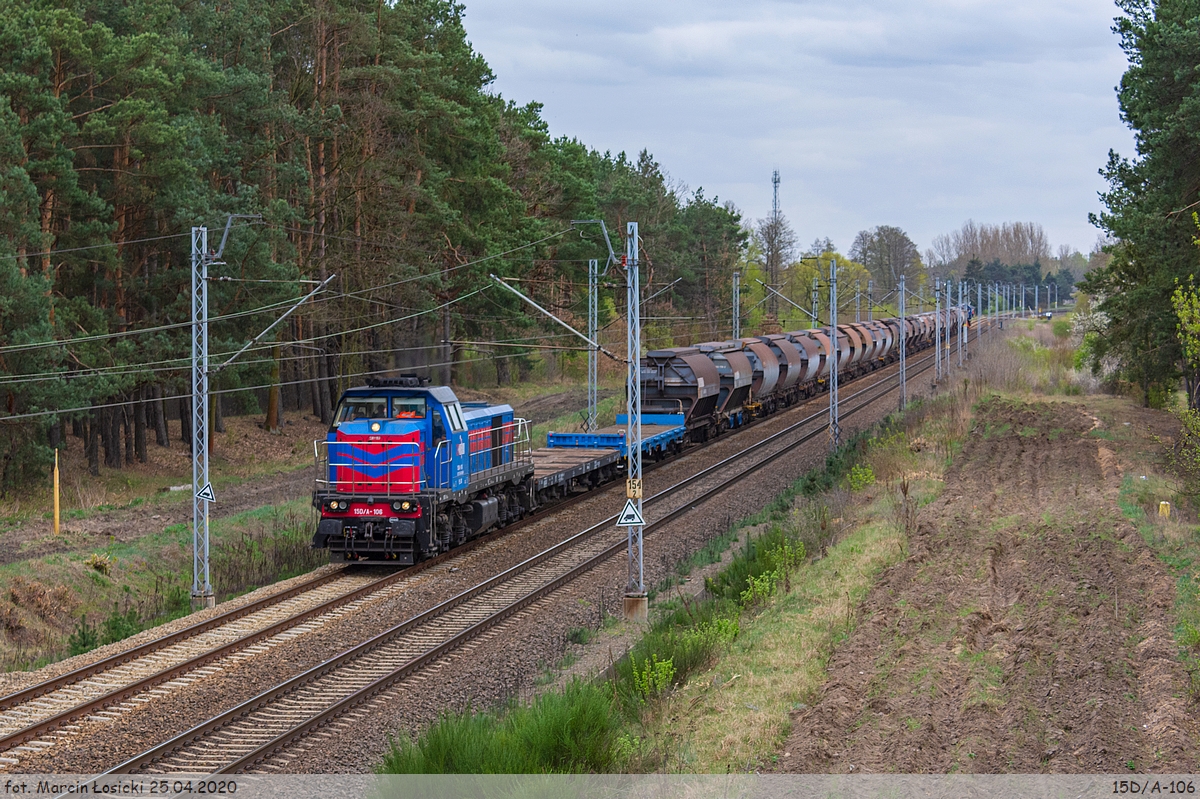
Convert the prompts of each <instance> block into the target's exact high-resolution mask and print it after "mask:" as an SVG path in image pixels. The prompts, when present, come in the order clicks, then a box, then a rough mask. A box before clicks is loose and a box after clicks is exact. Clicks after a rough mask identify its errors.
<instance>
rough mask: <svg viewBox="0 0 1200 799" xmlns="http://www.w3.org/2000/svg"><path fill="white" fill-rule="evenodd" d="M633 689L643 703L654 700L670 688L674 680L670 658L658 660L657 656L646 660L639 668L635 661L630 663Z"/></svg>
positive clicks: (673, 670) (673, 668)
mask: <svg viewBox="0 0 1200 799" xmlns="http://www.w3.org/2000/svg"><path fill="white" fill-rule="evenodd" d="M632 668H633V688H634V690H635V691H637V693H638V695H639V696H640V697H641V698H642V700H644V701H649V700H651V699H654V698H655V697H656V696H659V695H661V694H662V693H663V692H664V691H666V690H667V689H668V688H670V687H671V681H672V680H673V679H674V678H675V664H674V663H672V662H671V659H670V658H667V659H666V660H659V659H658V655H651V656H650V657H648V658H646V660H645V662H643V663H642V665H641V667H640V668H639V667H638V663H637V661H636V660H634V661H633V663H632Z"/></svg>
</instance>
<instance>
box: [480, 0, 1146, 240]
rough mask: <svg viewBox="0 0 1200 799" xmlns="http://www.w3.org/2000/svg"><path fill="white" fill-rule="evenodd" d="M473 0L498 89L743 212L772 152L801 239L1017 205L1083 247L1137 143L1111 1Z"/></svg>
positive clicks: (929, 227)
mask: <svg viewBox="0 0 1200 799" xmlns="http://www.w3.org/2000/svg"><path fill="white" fill-rule="evenodd" d="M467 1H468V5H467V16H466V24H467V30H468V32H469V35H470V37H471V40H472V42H473V43H474V44H475V46H476V48H477V49H478V50H479V51H480V52H481V53H482V54H483V56H484V57H485V58H486V59H487V60H488V61H489V63H490V64H491V65H492V67H493V69H494V71H495V72H496V75H497V81H496V84H495V89H496V90H497V91H498V92H500V93H501V94H503V95H504V96H506V97H508V98H510V99H513V100H516V101H517V102H528V101H532V100H536V101H539V102H542V103H544V104H545V115H546V118H547V120H548V121H549V123H550V125H551V130H552V132H553V133H554V134H556V135H568V136H574V137H578V138H580V139H581V140H582V141H584V142H585V143H587V144H588V145H589V146H592V147H595V148H597V149H600V150H611V151H614V152H616V151H620V150H625V151H628V152H636V151H638V150H641V149H643V148H646V149H649V150H650V151H651V152H653V153H654V155H655V157H656V158H657V159H658V160H659V161H660V163H661V164H662V165H663V167H664V168H665V169H666V170H667V171H668V172H669V173H670V174H671V175H672V176H673V177H674V178H676V179H678V180H680V181H683V182H684V183H686V184H688V185H690V186H692V187H698V186H703V187H704V188H705V190H706V192H707V193H708V194H709V195H712V194H717V195H719V196H720V197H721V198H722V199H728V200H732V201H733V202H734V203H735V204H737V205H738V206H739V207H740V208H742V209H743V211H744V212H745V213H746V215H747V216H748V217H751V218H755V217H761V216H763V215H764V214H765V213H766V212H767V210H768V209H769V207H770V201H771V198H770V174H771V171H772V169H776V168H777V169H779V170H780V172H781V174H782V177H783V184H782V186H781V192H780V195H781V204H782V206H783V208H784V210H785V212H786V213H787V214H788V216H789V218H790V219H791V221H792V223H793V226H794V227H795V228H796V229H797V233H798V234H799V237H800V239H801V240H804V241H807V240H811V239H812V238H815V237H816V236H825V235H829V236H832V237H833V238H834V240H835V241H836V242H837V243H838V244H839V245H841V246H842V247H843V248H845V247H847V246H848V245H849V243H850V241H851V239H852V238H853V236H854V233H855V232H857V231H858V230H860V229H862V228H865V227H871V226H874V225H878V224H896V225H899V226H901V227H903V228H905V229H906V230H908V231H909V233H910V234H911V235H912V236H913V238H914V239H915V240H916V241H917V242H918V244H920V245H922V246H926V245H927V244H928V243H929V241H930V240H931V239H932V237H933V236H934V235H936V234H938V233H941V232H946V231H948V230H951V229H953V228H956V227H957V226H958V225H959V224H961V223H962V221H964V220H965V219H967V218H974V219H976V220H978V221H993V222H1000V221H1005V220H1010V219H1023V220H1034V221H1038V222H1041V223H1042V224H1043V225H1045V226H1046V228H1047V231H1048V232H1049V234H1050V236H1051V238H1052V240H1053V241H1054V242H1055V243H1056V244H1058V243H1071V244H1074V245H1075V246H1077V247H1080V248H1081V249H1086V248H1087V247H1088V246H1089V245H1090V243H1091V242H1092V240H1093V239H1094V238H1095V231H1094V230H1093V229H1092V228H1090V227H1089V226H1088V224H1087V220H1086V218H1087V213H1088V212H1089V211H1095V210H1097V209H1098V207H1099V206H1098V203H1097V201H1096V192H1097V191H1099V190H1102V189H1103V183H1102V181H1101V179H1100V178H1099V177H1098V175H1097V170H1098V169H1099V167H1100V166H1101V165H1102V164H1103V163H1104V160H1105V155H1106V153H1107V151H1108V149H1109V148H1116V149H1118V150H1119V151H1122V152H1124V153H1131V152H1132V150H1133V148H1132V138H1131V137H1130V135H1129V133H1128V131H1127V130H1125V128H1124V127H1123V125H1122V124H1121V122H1120V120H1119V118H1118V115H1117V104H1116V99H1115V96H1114V92H1113V86H1114V85H1115V84H1116V83H1117V82H1118V81H1119V79H1120V76H1121V73H1122V72H1123V70H1124V68H1125V60H1124V56H1123V54H1122V53H1121V51H1120V50H1119V48H1118V46H1117V39H1116V37H1115V36H1114V35H1113V34H1112V33H1111V30H1110V27H1111V24H1112V17H1113V15H1114V14H1115V12H1116V9H1115V7H1114V6H1106V5H1105V4H1103V3H1096V2H1094V0H1065V1H1063V2H1052V3H1047V2H1030V1H1029V0H1010V1H1009V2H1004V3H997V2H970V1H968V0H958V1H957V2H956V1H955V0H925V1H920V0H907V1H905V2H892V3H886V4H881V3H878V2H866V1H865V0H844V1H843V2H823V1H816V2H784V1H783V0H748V1H747V2H739V3H729V2H716V1H715V0H696V1H695V2H682V0H665V2H655V3H652V4H651V3H638V2H633V1H632V0H617V1H616V2H610V3H604V4H600V3H595V2H590V1H589V2H570V3H561V2H559V3H555V2H548V1H546V0H505V2H499V0H467Z"/></svg>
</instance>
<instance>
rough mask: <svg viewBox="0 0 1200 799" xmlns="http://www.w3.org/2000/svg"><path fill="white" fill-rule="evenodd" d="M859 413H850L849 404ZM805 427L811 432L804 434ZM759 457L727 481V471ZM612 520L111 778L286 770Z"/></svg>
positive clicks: (600, 548) (863, 396)
mask: <svg viewBox="0 0 1200 799" xmlns="http://www.w3.org/2000/svg"><path fill="white" fill-rule="evenodd" d="M931 360H932V359H931V358H926V359H924V360H923V361H920V362H918V363H914V364H913V367H914V368H913V369H912V371H911V374H912V375H913V376H915V375H918V374H920V373H921V372H923V371H926V370H928V369H929V368H931ZM895 382H896V381H895V380H894V379H885V380H882V381H880V382H879V383H877V384H876V385H873V386H870V387H867V388H864V389H862V390H860V391H859V392H857V393H856V394H854V395H850V396H847V397H846V398H845V399H844V400H843V402H844V403H846V404H847V406H848V408H847V410H846V411H845V413H844V414H843V416H846V417H849V416H851V415H853V414H854V413H856V412H858V411H859V410H862V409H863V408H866V407H868V406H871V405H873V404H874V403H875V402H877V401H878V400H879V399H880V398H881V397H883V396H885V395H887V394H888V393H890V392H891V391H894V390H895V388H896V386H895V385H894V384H895ZM856 401H857V404H853V405H851V403H855V402H856ZM820 417H821V414H814V415H812V416H809V417H807V418H805V419H802V420H800V421H799V422H796V423H794V424H792V425H790V426H789V427H787V428H785V429H784V430H782V431H779V432H778V433H775V434H773V435H771V436H769V437H768V438H766V439H764V440H763V441H761V442H759V443H758V444H755V445H753V446H752V447H751V448H748V449H746V450H744V451H743V452H741V453H738V454H736V455H734V456H732V457H730V458H727V459H725V460H724V461H721V462H720V463H718V464H716V465H714V466H712V467H709V468H708V469H705V470H703V471H701V472H700V473H698V474H696V475H693V476H691V477H689V478H687V479H685V480H683V481H681V482H680V483H677V484H675V485H674V486H671V487H670V488H668V489H666V490H665V491H662V492H660V493H659V494H656V495H655V496H654V497H651V498H650V500H649V504H651V505H652V506H654V507H655V510H656V511H658V512H657V513H654V514H648V515H649V516H651V518H653V521H650V523H649V524H648V525H647V527H646V532H647V534H650V533H652V532H654V531H655V530H657V529H659V528H661V527H663V526H665V525H666V524H668V523H670V522H671V521H674V520H675V519H677V518H679V517H681V516H683V515H685V514H686V513H688V512H689V511H691V510H693V509H695V508H696V507H698V506H699V505H700V504H702V503H704V502H706V501H707V500H709V499H711V498H713V497H715V496H717V495H719V494H720V493H721V492H723V491H725V490H726V489H728V488H729V487H730V486H731V485H733V484H734V483H736V482H738V481H739V480H743V479H745V478H746V477H747V476H748V475H749V474H752V473H753V472H755V471H757V470H759V469H761V468H763V467H764V466H766V465H767V464H769V463H771V462H773V461H775V460H777V459H778V458H780V457H782V456H784V455H786V454H787V453H789V452H790V451H792V450H794V449H795V448H796V447H799V446H801V445H803V444H804V443H806V442H808V441H810V440H812V439H813V438H814V437H816V436H818V435H821V434H822V433H823V432H824V431H825V425H823V424H814V423H817V422H819V420H820ZM806 428H807V432H801V431H803V430H805V429H806ZM753 455H758V456H759V457H758V458H757V459H752V460H753V462H752V463H750V464H748V465H740V466H737V467H736V471H735V473H733V474H730V475H728V476H723V475H722V474H721V472H722V470H726V469H730V468H731V467H734V464H735V463H736V462H738V461H742V460H744V459H746V458H747V457H749V456H753ZM699 483H706V484H707V485H708V487H706V488H704V489H703V490H702V491H700V493H699V494H695V493H694V492H691V491H688V492H687V493H688V496H687V498H686V499H683V501H682V502H679V503H677V504H676V505H675V506H674V507H672V508H670V509H667V510H666V511H665V512H663V511H661V510H659V507H660V506H661V505H663V501H664V500H666V499H667V498H670V497H676V498H678V497H679V496H680V495H682V494H684V492H685V491H687V490H688V489H690V488H693V487H695V486H697V485H698V484H699ZM611 525H612V519H608V520H606V521H605V522H602V523H601V524H598V525H595V526H593V527H592V528H589V529H588V530H585V531H583V532H582V533H579V534H578V535H576V536H574V537H572V538H571V539H568V540H567V541H564V542H562V543H560V544H558V545H556V546H554V547H551V548H550V549H547V550H545V551H544V552H542V553H540V554H539V555H537V556H535V557H534V558H530V559H529V560H528V561H526V562H525V563H522V564H519V565H518V566H515V567H513V568H511V569H509V570H507V571H506V572H504V573H502V574H499V575H496V576H495V577H493V578H491V579H490V580H487V581H485V582H484V583H481V584H480V585H478V586H475V587H474V588H471V589H469V590H468V591H465V592H463V593H461V594H459V595H458V596H456V597H454V598H453V599H451V600H448V601H447V602H444V603H442V604H440V605H438V606H436V607H434V608H431V609H429V610H427V611H425V612H424V613H422V614H419V615H417V616H415V617H413V618H411V619H409V620H407V621H405V622H403V623H401V624H399V625H396V626H395V627H393V628H392V629H390V630H388V631H386V632H384V633H382V634H380V635H378V636H376V637H375V638H372V639H371V640H369V641H366V642H364V643H362V644H359V645H358V646H355V647H353V648H351V649H348V650H347V651H345V652H343V653H342V654H340V655H338V656H337V657H336V658H334V659H332V660H330V661H328V662H326V663H323V664H321V665H319V666H317V667H315V668H313V669H310V670H309V671H307V672H305V673H303V674H301V675H299V676H297V677H295V678H293V679H291V680H288V681H287V682H285V683H283V684H281V685H279V686H277V687H275V688H273V689H271V690H269V691H266V692H264V693H262V694H260V695H258V696H256V697H254V698H253V699H251V700H249V701H247V702H244V703H242V704H241V705H239V706H237V707H235V708H233V709H231V710H229V711H227V712H225V713H222V714H221V715H219V716H216V717H214V718H212V719H209V720H208V721H206V722H204V723H203V724H200V725H198V726H196V727H194V728H192V729H191V730H188V731H187V732H185V733H183V734H181V735H179V736H176V737H175V738H173V739H171V740H169V741H167V742H166V743H164V744H162V745H160V746H158V747H155V748H153V749H151V750H148V751H147V752H145V753H143V754H142V755H139V756H137V757H135V758H132V759H130V760H127V761H126V762H124V763H122V764H121V765H119V766H117V767H116V768H115V769H113V770H112V772H110V773H130V772H133V773H137V772H143V773H225V772H237V771H244V770H255V771H267V772H271V771H276V770H281V769H286V768H287V764H288V763H289V762H291V760H292V756H290V755H289V753H288V749H289V747H292V746H294V745H296V744H297V743H299V742H302V741H303V740H305V739H306V738H307V737H308V736H310V735H312V734H313V733H314V732H316V731H317V730H320V729H322V728H328V727H330V726H331V725H332V726H333V727H336V726H338V725H339V720H341V719H343V718H344V717H346V716H347V715H348V714H350V713H351V712H352V711H353V710H354V709H355V708H356V707H358V706H360V705H362V704H364V703H368V702H370V701H371V700H372V699H374V698H375V697H377V696H378V695H380V694H381V693H383V692H385V691H387V690H389V689H391V688H393V687H394V686H396V685H397V684H398V683H400V682H402V681H403V680H404V679H406V678H407V677H409V676H411V675H413V674H414V673H416V672H418V671H419V670H421V669H423V668H425V667H426V666H428V665H429V664H431V663H434V662H437V661H440V660H443V659H445V658H447V657H453V653H454V651H455V650H456V649H457V648H459V647H461V646H462V645H463V644H465V643H466V642H467V641H469V640H471V639H472V638H475V637H476V636H479V635H481V634H483V633H485V632H486V631H488V630H489V629H491V628H493V627H495V626H496V625H498V624H501V623H502V622H504V621H505V620H507V619H509V618H511V617H513V616H514V615H516V614H518V613H520V612H521V611H522V610H524V609H525V608H527V607H529V606H530V605H531V604H533V603H535V602H537V601H538V600H539V599H541V598H543V597H545V596H546V595H548V594H549V593H551V592H553V591H554V590H556V589H557V588H558V587H560V586H562V585H564V584H565V583H567V582H569V581H571V580H573V579H574V578H576V577H578V576H579V575H580V574H582V573H584V572H586V571H588V570H589V569H591V568H593V567H594V566H596V565H598V564H599V563H602V562H605V561H606V560H608V559H610V558H612V557H613V556H614V555H616V554H618V553H620V552H621V551H622V550H623V549H624V547H625V543H624V541H623V540H616V541H613V540H612V538H613V537H612V536H607V537H606V536H604V535H603V532H605V531H611V530H612V526H611Z"/></svg>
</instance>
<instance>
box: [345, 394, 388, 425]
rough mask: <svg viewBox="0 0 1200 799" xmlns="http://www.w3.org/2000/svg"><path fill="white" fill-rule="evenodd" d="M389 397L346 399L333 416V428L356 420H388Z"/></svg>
mask: <svg viewBox="0 0 1200 799" xmlns="http://www.w3.org/2000/svg"><path fill="white" fill-rule="evenodd" d="M386 418H387V397H344V398H343V399H342V401H341V403H340V404H339V405H338V409H337V413H335V414H334V416H333V426H334V427H338V426H339V425H341V423H342V422H353V421H354V420H355V419H386Z"/></svg>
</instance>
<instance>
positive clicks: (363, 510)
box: [350, 505, 383, 516]
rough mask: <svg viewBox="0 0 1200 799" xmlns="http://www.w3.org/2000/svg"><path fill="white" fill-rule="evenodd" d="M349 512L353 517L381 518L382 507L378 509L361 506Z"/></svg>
mask: <svg viewBox="0 0 1200 799" xmlns="http://www.w3.org/2000/svg"><path fill="white" fill-rule="evenodd" d="M350 512H351V513H353V514H354V515H355V516H382V515H383V507H382V506H380V507H370V506H366V507H364V506H362V505H355V506H354V507H353V508H351V509H350Z"/></svg>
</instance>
